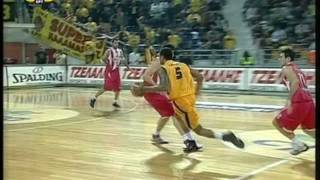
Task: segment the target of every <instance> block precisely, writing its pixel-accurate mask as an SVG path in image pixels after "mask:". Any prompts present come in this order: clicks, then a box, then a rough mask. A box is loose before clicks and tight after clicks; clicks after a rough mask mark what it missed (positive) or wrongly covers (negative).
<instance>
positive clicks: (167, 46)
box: [163, 44, 174, 51]
mask: <svg viewBox="0 0 320 180" xmlns="http://www.w3.org/2000/svg"><path fill="white" fill-rule="evenodd" d="M163 48H169V49H171V50H172V51H173V50H174V46H173V45H172V44H166V45H164V46H163Z"/></svg>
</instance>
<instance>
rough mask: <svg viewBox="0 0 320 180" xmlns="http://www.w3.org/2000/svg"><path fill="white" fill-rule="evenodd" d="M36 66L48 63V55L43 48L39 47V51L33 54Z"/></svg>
mask: <svg viewBox="0 0 320 180" xmlns="http://www.w3.org/2000/svg"><path fill="white" fill-rule="evenodd" d="M35 56H36V63H37V64H47V63H48V53H47V51H46V50H45V48H44V47H43V46H40V48H39V50H38V51H37V52H36V53H35Z"/></svg>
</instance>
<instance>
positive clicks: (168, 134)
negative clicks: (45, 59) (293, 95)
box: [4, 88, 315, 180]
mask: <svg viewBox="0 0 320 180" xmlns="http://www.w3.org/2000/svg"><path fill="white" fill-rule="evenodd" d="M96 90H97V89H88V88H44V89H28V90H9V91H4V118H5V119H4V179H5V180H106V179H113V180H118V179H120V180H128V179H130V180H131V179H133V180H135V179H137V180H138V179H139V180H142V179H144V180H167V179H168V180H171V179H188V180H189V179H190V180H191V179H192V180H196V179H197V180H198V179H199V180H206V179H239V180H240V179H258V180H263V179H267V180H269V179H274V180H277V179H281V180H283V179H289V180H294V179H303V180H308V179H314V178H315V155H314V152H315V150H314V148H311V149H310V150H309V151H307V152H305V153H303V154H301V155H299V156H296V157H293V156H291V155H290V154H289V149H290V144H289V141H288V140H287V139H285V138H283V137H282V136H281V135H280V134H279V133H278V132H276V131H275V130H274V129H273V127H272V125H271V121H272V119H273V117H274V116H275V114H276V111H271V112H259V111H248V108H247V109H238V110H231V109H228V108H226V109H215V108H214V107H211V106H209V107H208V108H198V110H199V113H200V116H201V123H202V125H203V126H205V127H208V128H211V129H213V130H216V131H220V132H221V131H223V130H226V129H230V130H233V131H234V132H236V134H237V135H239V136H240V137H241V138H243V140H244V141H245V143H246V148H245V150H242V151H240V150H238V149H235V148H233V147H232V146H230V145H228V144H223V143H222V142H221V141H218V140H213V139H207V138H203V137H199V136H196V138H197V139H198V141H199V142H200V143H201V144H203V145H204V149H203V152H197V153H191V154H188V155H187V154H184V153H183V152H182V138H181V136H180V135H179V134H178V133H177V131H176V130H175V128H174V126H173V125H172V122H171V121H170V122H169V123H168V124H167V126H166V127H165V128H164V130H163V132H162V136H163V138H165V139H167V140H169V141H170V143H169V144H167V145H163V146H155V145H152V144H151V141H150V138H151V134H152V133H153V132H154V129H155V126H156V122H157V120H158V117H159V116H158V114H157V113H156V112H155V111H154V110H153V109H151V108H150V107H149V106H148V105H147V104H146V103H145V101H144V100H143V99H142V98H136V97H132V96H131V95H130V94H129V92H128V91H122V95H121V101H120V104H121V105H122V109H121V110H119V111H115V110H114V109H113V108H112V106H111V103H112V97H113V94H111V93H110V92H109V93H105V94H104V95H102V96H101V97H99V99H98V101H97V107H96V109H94V110H93V109H90V108H89V106H88V101H89V99H90V97H92V96H93V95H94V93H95V92H96ZM285 99H286V97H276V96H273V97H272V96H253V95H251V96H249V95H246V96H245V95H231V94H229V95H227V94H225V95H223V94H202V96H201V97H199V99H198V101H199V102H205V103H210V102H214V103H230V104H231V103H232V104H253V105H276V106H281V105H283V104H284V103H285ZM251 110H252V109H251ZM298 136H299V137H300V138H301V139H303V140H304V141H305V142H306V143H307V144H309V145H310V146H313V145H314V140H313V139H312V138H310V137H308V136H306V135H304V134H303V133H302V132H300V131H298Z"/></svg>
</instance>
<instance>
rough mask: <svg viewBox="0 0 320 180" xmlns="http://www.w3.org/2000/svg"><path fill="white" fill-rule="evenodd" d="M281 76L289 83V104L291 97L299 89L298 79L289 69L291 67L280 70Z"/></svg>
mask: <svg viewBox="0 0 320 180" xmlns="http://www.w3.org/2000/svg"><path fill="white" fill-rule="evenodd" d="M282 74H283V76H285V77H286V78H287V79H288V81H289V82H290V90H289V97H288V101H290V102H291V99H292V96H293V95H294V93H295V92H296V91H297V89H298V87H299V79H298V77H297V76H296V75H295V73H294V72H293V70H292V69H291V67H285V68H283V69H282Z"/></svg>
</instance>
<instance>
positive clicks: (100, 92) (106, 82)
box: [90, 67, 110, 108]
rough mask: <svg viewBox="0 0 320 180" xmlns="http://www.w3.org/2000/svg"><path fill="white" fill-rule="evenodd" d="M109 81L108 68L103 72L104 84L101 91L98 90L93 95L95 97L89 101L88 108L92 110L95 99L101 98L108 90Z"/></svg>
mask: <svg viewBox="0 0 320 180" xmlns="http://www.w3.org/2000/svg"><path fill="white" fill-rule="evenodd" d="M108 81H110V77H109V71H108V68H107V67H106V69H105V72H104V84H103V87H102V88H101V89H99V90H98V92H97V93H96V94H95V96H94V97H93V98H91V99H90V107H91V108H94V106H95V104H96V101H97V98H98V97H99V96H101V95H102V94H103V93H104V92H105V91H106V90H107V89H108V86H107V85H108V84H109V82H108Z"/></svg>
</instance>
